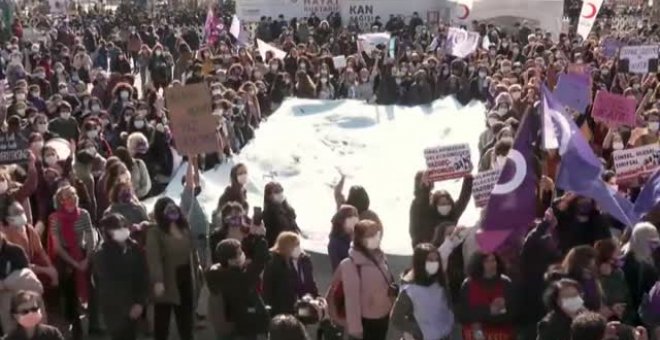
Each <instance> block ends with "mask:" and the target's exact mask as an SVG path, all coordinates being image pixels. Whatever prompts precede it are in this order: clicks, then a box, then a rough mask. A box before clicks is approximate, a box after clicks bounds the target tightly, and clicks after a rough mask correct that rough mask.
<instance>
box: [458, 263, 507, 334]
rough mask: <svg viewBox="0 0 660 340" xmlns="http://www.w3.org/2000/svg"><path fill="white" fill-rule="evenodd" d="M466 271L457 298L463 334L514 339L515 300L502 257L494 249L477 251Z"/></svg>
mask: <svg viewBox="0 0 660 340" xmlns="http://www.w3.org/2000/svg"><path fill="white" fill-rule="evenodd" d="M467 271H468V278H467V279H466V280H465V282H463V286H462V287H461V295H460V297H459V300H458V301H457V302H456V315H457V316H458V319H459V320H460V322H461V324H462V332H463V337H464V338H467V339H490V338H498V339H511V340H512V339H515V331H514V327H513V325H514V317H515V315H516V307H517V306H516V305H515V301H516V300H515V298H514V295H513V294H514V291H513V285H512V284H511V280H510V279H509V278H508V277H507V276H506V275H504V265H503V264H502V261H501V259H500V258H499V257H498V256H497V255H496V254H493V253H482V252H476V253H475V254H474V255H472V257H471V258H470V262H469V264H468V269H467Z"/></svg>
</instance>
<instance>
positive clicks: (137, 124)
mask: <svg viewBox="0 0 660 340" xmlns="http://www.w3.org/2000/svg"><path fill="white" fill-rule="evenodd" d="M133 126H135V128H136V129H141V128H143V127H144V121H143V120H136V121H135V122H133Z"/></svg>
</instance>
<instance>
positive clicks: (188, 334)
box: [154, 266, 194, 340]
mask: <svg viewBox="0 0 660 340" xmlns="http://www.w3.org/2000/svg"><path fill="white" fill-rule="evenodd" d="M176 282H177V289H178V291H179V298H180V299H179V302H180V303H179V304H178V305H174V304H170V303H156V304H155V305H154V339H155V340H168V338H169V334H170V316H171V315H172V312H174V317H175V319H176V327H177V330H178V331H179V339H186V340H188V339H190V340H193V339H194V335H193V281H192V271H191V269H190V266H180V267H178V268H177V269H176Z"/></svg>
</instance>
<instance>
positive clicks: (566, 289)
mask: <svg viewBox="0 0 660 340" xmlns="http://www.w3.org/2000/svg"><path fill="white" fill-rule="evenodd" d="M581 294H582V292H581V287H580V284H579V283H578V282H577V281H574V280H571V279H561V280H559V281H555V282H553V283H552V284H550V286H549V287H548V289H547V291H546V292H545V303H546V306H547V308H548V310H549V312H548V314H547V315H546V316H545V317H543V320H541V321H540V322H539V324H538V339H539V340H546V339H548V340H549V339H570V334H571V333H570V332H571V323H572V321H573V319H574V318H575V317H576V316H577V315H578V314H579V313H581V312H583V311H585V310H586V309H585V307H584V300H583V299H582V296H581Z"/></svg>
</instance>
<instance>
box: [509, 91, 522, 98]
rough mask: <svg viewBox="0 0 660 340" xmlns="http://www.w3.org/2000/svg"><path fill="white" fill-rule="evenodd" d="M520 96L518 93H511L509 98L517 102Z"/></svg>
mask: <svg viewBox="0 0 660 340" xmlns="http://www.w3.org/2000/svg"><path fill="white" fill-rule="evenodd" d="M521 95H522V93H520V92H513V93H511V97H512V98H513V99H514V100H518V99H520V96H521Z"/></svg>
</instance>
